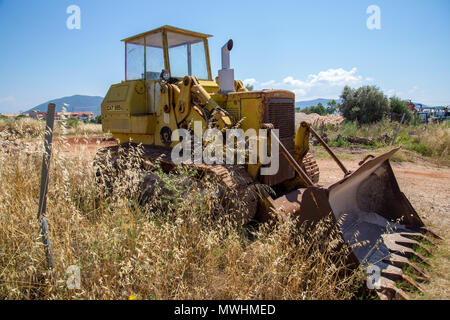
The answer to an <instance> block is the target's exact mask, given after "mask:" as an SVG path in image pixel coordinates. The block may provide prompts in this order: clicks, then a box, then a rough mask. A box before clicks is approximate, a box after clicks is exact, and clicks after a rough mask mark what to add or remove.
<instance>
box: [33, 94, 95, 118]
mask: <svg viewBox="0 0 450 320" xmlns="http://www.w3.org/2000/svg"><path fill="white" fill-rule="evenodd" d="M102 101H103V97H100V96H88V95H81V94H76V95H73V96H67V97H62V98H58V99H52V100H49V101H47V102H44V103H41V104H40V105H37V106H35V107H33V108H31V109H29V110H28V111H26V113H29V112H30V111H32V110H36V111H41V112H46V111H47V107H48V104H49V103H54V104H55V105H56V112H61V109H62V107H64V104H67V105H68V106H66V107H65V108H66V110H67V111H69V112H77V111H78V112H81V111H85V112H89V111H90V112H93V113H94V114H96V115H99V114H100V113H101V104H102Z"/></svg>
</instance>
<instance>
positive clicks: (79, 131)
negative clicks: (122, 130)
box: [0, 118, 102, 140]
mask: <svg viewBox="0 0 450 320" xmlns="http://www.w3.org/2000/svg"><path fill="white" fill-rule="evenodd" d="M69 124H70V122H69V123H67V122H64V121H58V122H56V123H55V135H85V134H99V133H102V126H101V124H94V123H84V122H77V123H76V125H69ZM44 130H45V121H43V120H35V119H32V118H19V119H17V120H16V119H0V133H2V136H3V137H4V138H7V139H10V140H11V139H21V138H26V139H30V138H36V137H42V136H43V135H44Z"/></svg>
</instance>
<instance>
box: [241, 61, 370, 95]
mask: <svg viewBox="0 0 450 320" xmlns="http://www.w3.org/2000/svg"><path fill="white" fill-rule="evenodd" d="M246 81H247V83H250V81H251V84H252V85H254V86H255V87H256V88H259V89H263V88H277V89H287V90H291V91H293V92H294V93H295V95H296V97H297V99H298V98H301V99H314V98H329V97H338V96H339V95H340V94H341V93H342V89H343V88H344V86H346V85H349V86H357V85H363V84H364V83H367V82H371V81H374V79H373V78H370V77H363V76H362V75H360V74H358V70H357V68H352V69H351V70H345V69H343V68H337V69H328V70H326V71H320V72H319V73H317V74H310V75H308V76H307V78H306V79H304V80H301V79H295V78H294V77H292V76H288V77H286V78H284V79H283V80H282V81H281V82H277V81H275V80H270V81H266V82H258V81H257V80H255V79H246V80H244V83H245V82H246Z"/></svg>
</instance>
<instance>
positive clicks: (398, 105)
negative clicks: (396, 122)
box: [389, 96, 413, 122]
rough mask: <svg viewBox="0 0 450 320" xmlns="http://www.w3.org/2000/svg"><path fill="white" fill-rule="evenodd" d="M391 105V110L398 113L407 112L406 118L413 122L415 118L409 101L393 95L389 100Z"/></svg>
mask: <svg viewBox="0 0 450 320" xmlns="http://www.w3.org/2000/svg"><path fill="white" fill-rule="evenodd" d="M389 107H390V109H391V112H393V113H397V114H403V113H404V114H405V120H406V121H408V122H411V121H412V119H413V114H412V112H411V110H409V107H408V102H407V101H405V100H402V99H400V98H397V97H395V96H394V97H391V98H390V101H389Z"/></svg>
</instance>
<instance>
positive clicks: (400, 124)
mask: <svg viewBox="0 0 450 320" xmlns="http://www.w3.org/2000/svg"><path fill="white" fill-rule="evenodd" d="M405 116H406V113H403V115H402V120H400V123H399V124H398V127H397V130H396V131H395V135H394V139H393V140H392V144H391V146H393V145H394V143H395V140H396V139H397V135H398V132H399V131H400V127H401V126H402V123H403V120H405Z"/></svg>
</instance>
